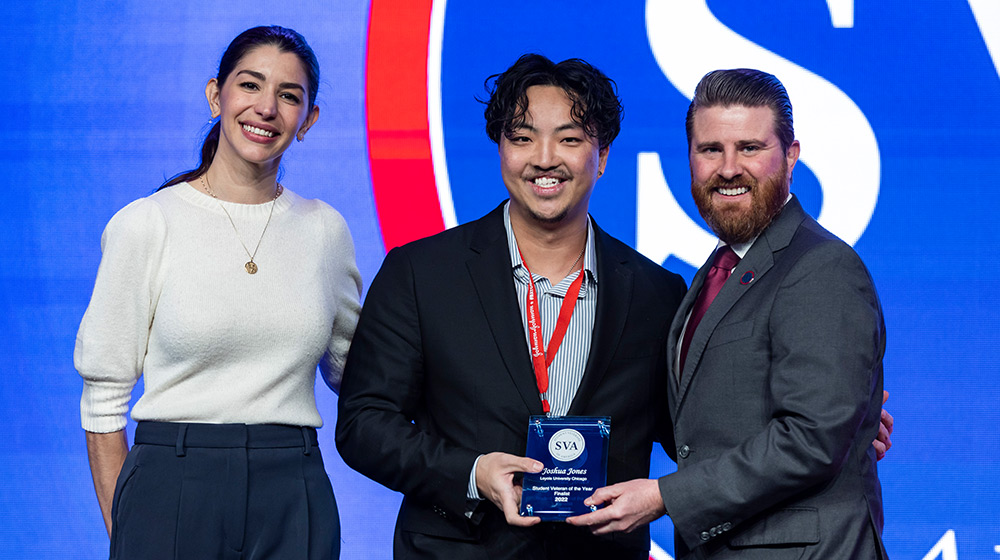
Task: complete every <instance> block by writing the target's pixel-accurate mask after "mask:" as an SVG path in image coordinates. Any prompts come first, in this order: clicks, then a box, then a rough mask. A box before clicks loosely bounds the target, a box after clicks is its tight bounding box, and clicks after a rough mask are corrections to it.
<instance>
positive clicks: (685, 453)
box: [677, 445, 691, 459]
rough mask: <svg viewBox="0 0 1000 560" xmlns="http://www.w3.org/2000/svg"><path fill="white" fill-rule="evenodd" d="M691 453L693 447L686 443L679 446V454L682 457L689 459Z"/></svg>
mask: <svg viewBox="0 0 1000 560" xmlns="http://www.w3.org/2000/svg"><path fill="white" fill-rule="evenodd" d="M690 454H691V448H690V447H688V446H686V445H682V446H680V447H678V448H677V456H678V457H680V458H681V459H687V458H688V455H690Z"/></svg>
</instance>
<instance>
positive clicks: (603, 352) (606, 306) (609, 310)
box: [568, 223, 633, 415]
mask: <svg viewBox="0 0 1000 560" xmlns="http://www.w3.org/2000/svg"><path fill="white" fill-rule="evenodd" d="M594 247H595V248H596V251H597V281H598V287H597V313H596V314H595V316H594V334H593V336H592V337H591V341H590V353H589V356H588V357H587V367H586V369H585V370H584V373H583V379H582V380H581V381H580V386H579V388H577V390H576V395H575V396H574V397H573V402H572V404H571V405H570V408H569V412H568V414H569V415H580V414H583V413H584V412H585V411H586V410H587V406H588V404H589V403H590V399H591V397H592V396H593V395H594V392H595V391H596V390H597V387H598V386H600V384H601V380H602V379H604V375H605V373H607V371H608V365H609V364H610V363H611V358H612V356H614V353H615V350H616V349H617V348H618V341H619V339H620V338H621V333H622V330H623V329H624V328H625V320H626V319H627V318H628V309H629V304H630V302H631V300H632V287H633V277H632V270H631V269H630V268H628V267H627V266H625V264H626V263H627V257H625V256H624V255H623V254H622V253H621V252H620V251H616V250H615V246H614V245H613V244H612V243H610V242H609V240H608V236H607V234H606V233H604V231H603V230H601V229H600V228H598V227H597V224H596V223H594Z"/></svg>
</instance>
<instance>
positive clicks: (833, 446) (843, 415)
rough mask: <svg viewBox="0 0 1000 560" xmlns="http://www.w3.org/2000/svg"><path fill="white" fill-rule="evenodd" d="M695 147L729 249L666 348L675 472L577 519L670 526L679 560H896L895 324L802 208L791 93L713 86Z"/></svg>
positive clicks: (843, 247) (857, 267) (766, 82)
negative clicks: (890, 486) (889, 393)
mask: <svg viewBox="0 0 1000 560" xmlns="http://www.w3.org/2000/svg"><path fill="white" fill-rule="evenodd" d="M687 134H688V146H689V157H690V164H691V192H692V195H693V196H694V199H695V202H696V203H697V205H698V209H699V211H700V212H701V214H702V216H703V217H704V218H705V221H706V222H707V223H708V225H709V226H710V227H711V228H712V230H713V231H714V232H715V233H716V234H717V235H718V236H719V239H720V241H719V246H718V248H717V249H716V251H715V252H714V253H713V256H712V257H711V258H710V259H709V260H708V262H707V263H706V264H705V265H704V266H703V267H702V268H701V269H700V270H699V271H698V273H697V275H696V276H695V278H694V281H693V282H692V284H691V289H690V290H689V292H688V294H687V295H686V296H685V298H684V300H683V301H682V302H681V306H680V309H679V311H678V313H677V316H676V317H675V318H674V321H673V324H672V326H671V330H670V335H669V338H668V348H667V356H668V361H669V363H670V364H671V375H670V377H671V379H670V387H669V391H668V394H669V401H668V402H667V403H664V405H665V406H667V407H669V410H670V415H671V419H672V420H673V425H674V438H675V443H676V448H675V449H674V451H675V453H674V454H672V455H673V458H674V459H675V460H676V461H677V472H676V473H673V474H669V475H667V476H664V477H662V478H660V479H658V480H644V479H639V480H632V481H628V482H624V483H620V484H615V485H612V486H609V487H606V488H603V489H600V490H598V491H597V492H596V493H595V494H594V495H593V496H592V497H591V498H590V501H591V502H592V503H594V504H604V505H606V506H607V507H605V508H603V509H600V510H598V511H597V512H595V513H591V514H588V515H585V516H581V517H577V518H570V519H569V520H568V521H569V523H571V524H574V525H582V526H587V527H590V528H591V530H592V531H593V532H594V533H596V534H602V533H605V532H611V531H630V530H632V529H635V528H636V527H640V526H643V525H645V524H646V523H649V522H650V521H652V520H653V519H656V518H658V517H660V516H662V515H664V514H667V515H670V517H671V518H672V520H673V523H674V527H675V531H676V551H675V553H676V556H677V558H678V560H685V559H693V558H705V559H707V558H711V559H724V558H739V559H748V558H761V559H763V558H767V559H770V560H774V559H781V558H824V559H829V558H851V559H855V558H886V552H885V547H884V545H883V543H882V537H881V534H882V525H883V515H882V492H881V486H880V483H879V480H878V474H877V470H876V449H875V448H874V447H873V446H872V445H871V442H872V440H873V439H875V438H876V436H877V434H878V432H879V414H880V409H881V406H880V405H881V401H880V398H881V397H882V357H883V354H884V351H885V325H884V322H883V319H882V310H881V306H880V304H879V300H878V295H877V294H876V292H875V287H874V285H873V282H872V279H871V277H870V275H869V273H868V270H867V269H866V268H865V266H864V264H863V263H862V262H861V259H860V258H858V256H857V254H856V253H855V252H854V250H853V249H852V248H851V247H850V246H849V245H847V244H846V243H844V242H843V241H841V240H839V239H837V238H836V237H835V236H834V235H833V234H831V233H830V232H828V231H826V230H825V229H823V227H822V226H820V225H819V224H818V223H816V221H815V220H813V219H812V218H811V217H809V216H808V215H806V213H805V212H804V211H803V210H802V206H801V205H800V204H799V201H798V200H797V199H796V198H795V196H794V195H792V194H790V190H789V187H790V185H791V180H792V170H793V169H794V167H795V164H796V162H797V161H798V157H799V149H800V147H799V142H798V141H797V140H795V137H794V132H793V128H792V109H791V103H790V102H789V99H788V94H787V93H786V92H785V88H784V87H783V86H782V85H781V82H779V81H778V80H777V78H775V77H774V76H772V75H770V74H767V73H764V72H760V71H757V70H747V69H739V70H719V71H715V72H711V73H709V74H708V75H706V76H705V77H704V78H703V79H702V80H701V82H700V83H699V84H698V87H697V89H696V90H695V96H694V99H693V101H692V102H691V106H690V108H689V110H688V116H687ZM720 286H721V287H720Z"/></svg>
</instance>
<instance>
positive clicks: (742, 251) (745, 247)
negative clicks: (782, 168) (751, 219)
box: [715, 192, 792, 259]
mask: <svg viewBox="0 0 1000 560" xmlns="http://www.w3.org/2000/svg"><path fill="white" fill-rule="evenodd" d="M791 199H792V193H791V192H789V193H788V197H787V198H785V202H784V203H783V204H782V205H781V206H782V208H784V206H785V204H788V201H789V200H791ZM762 233H763V232H762ZM758 237H760V234H759V233H758V234H757V236H756V237H754V238H753V239H751V240H750V241H747V242H746V243H733V244H732V245H731V247H732V248H733V252H734V253H736V256H737V257H739V258H741V259H742V258H743V257H745V256H747V253H748V252H749V251H750V247H753V244H754V243H756V241H757V238H758ZM725 246H726V242H725V241H723V240H721V239H720V240H719V243H718V245H716V246H715V248H716V249H719V248H720V247H725Z"/></svg>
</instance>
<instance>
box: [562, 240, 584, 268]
mask: <svg viewBox="0 0 1000 560" xmlns="http://www.w3.org/2000/svg"><path fill="white" fill-rule="evenodd" d="M586 251H587V244H586V242H585V243H584V244H583V249H581V250H580V254H579V255H577V257H576V260H575V261H573V264H571V265H569V272H567V273H566V275H567V276H568V275H570V274H573V270H574V269H575V268H576V263H578V262H580V259H582V258H583V253H584V252H586Z"/></svg>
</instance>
